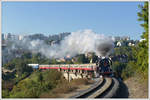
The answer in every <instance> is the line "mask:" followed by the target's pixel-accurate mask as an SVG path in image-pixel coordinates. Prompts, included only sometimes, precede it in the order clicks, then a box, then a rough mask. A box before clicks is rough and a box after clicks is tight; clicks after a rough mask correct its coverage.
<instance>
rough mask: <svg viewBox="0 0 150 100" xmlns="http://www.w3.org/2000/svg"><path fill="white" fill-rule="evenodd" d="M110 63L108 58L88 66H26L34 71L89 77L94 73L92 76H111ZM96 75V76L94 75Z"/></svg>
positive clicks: (101, 58)
mask: <svg viewBox="0 0 150 100" xmlns="http://www.w3.org/2000/svg"><path fill="white" fill-rule="evenodd" d="M111 65H112V61H111V60H110V58H106V57H98V58H97V61H96V63H90V64H52V65H43V64H42V65H39V64H28V66H32V68H34V69H39V70H46V69H57V70H59V71H65V72H68V71H69V72H71V73H82V74H87V75H90V74H91V73H95V75H94V76H110V77H111V76H113V71H112V69H111ZM96 74H97V75H96Z"/></svg>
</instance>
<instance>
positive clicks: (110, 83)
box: [71, 78, 119, 98]
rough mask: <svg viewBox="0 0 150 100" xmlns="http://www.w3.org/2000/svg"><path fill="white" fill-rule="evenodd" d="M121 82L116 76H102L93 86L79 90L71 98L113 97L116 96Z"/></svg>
mask: <svg viewBox="0 0 150 100" xmlns="http://www.w3.org/2000/svg"><path fill="white" fill-rule="evenodd" d="M118 89H119V82H118V80H117V79H115V78H104V79H102V78H100V79H99V81H98V82H96V83H95V84H94V85H93V86H91V88H89V89H87V90H85V91H81V92H79V93H78V94H77V95H75V96H72V97H71V98H112V97H114V96H116V95H117V94H116V93H117V91H118Z"/></svg>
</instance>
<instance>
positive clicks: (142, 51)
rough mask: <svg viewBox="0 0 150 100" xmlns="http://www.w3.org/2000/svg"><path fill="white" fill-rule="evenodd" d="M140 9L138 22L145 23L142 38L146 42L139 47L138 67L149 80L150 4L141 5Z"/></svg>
mask: <svg viewBox="0 0 150 100" xmlns="http://www.w3.org/2000/svg"><path fill="white" fill-rule="evenodd" d="M139 8H140V10H141V11H140V12H138V16H139V19H138V20H139V21H142V22H143V23H142V24H141V26H142V27H143V28H144V30H145V31H144V32H143V34H142V35H141V38H142V39H145V40H143V41H142V42H140V43H139V45H138V47H139V49H138V50H139V52H138V53H137V65H138V67H139V68H138V70H139V71H140V73H142V74H143V76H144V78H145V79H148V2H145V3H144V5H139Z"/></svg>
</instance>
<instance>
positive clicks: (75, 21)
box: [2, 2, 143, 39]
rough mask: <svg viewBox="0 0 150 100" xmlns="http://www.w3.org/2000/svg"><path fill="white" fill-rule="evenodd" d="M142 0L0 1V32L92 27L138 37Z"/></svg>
mask: <svg viewBox="0 0 150 100" xmlns="http://www.w3.org/2000/svg"><path fill="white" fill-rule="evenodd" d="M139 4H143V2H2V33H9V32H10V33H13V34H33V33H43V34H58V33H60V32H75V31H78V30H84V29H92V30H93V31H94V32H96V33H101V34H105V35H108V36H130V37H131V39H140V35H141V34H142V32H143V28H142V27H141V26H140V23H141V22H138V21H137V19H138V16H137V12H139V11H140V9H139V8H138V5H139Z"/></svg>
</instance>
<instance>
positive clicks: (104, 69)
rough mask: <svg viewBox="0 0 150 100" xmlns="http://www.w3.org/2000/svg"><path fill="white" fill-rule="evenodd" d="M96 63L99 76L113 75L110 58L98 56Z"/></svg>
mask: <svg viewBox="0 0 150 100" xmlns="http://www.w3.org/2000/svg"><path fill="white" fill-rule="evenodd" d="M96 65H97V73H99V75H100V76H109V77H112V76H114V74H113V71H112V69H111V65H112V61H111V59H110V58H106V57H98V59H97V61H96Z"/></svg>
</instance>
